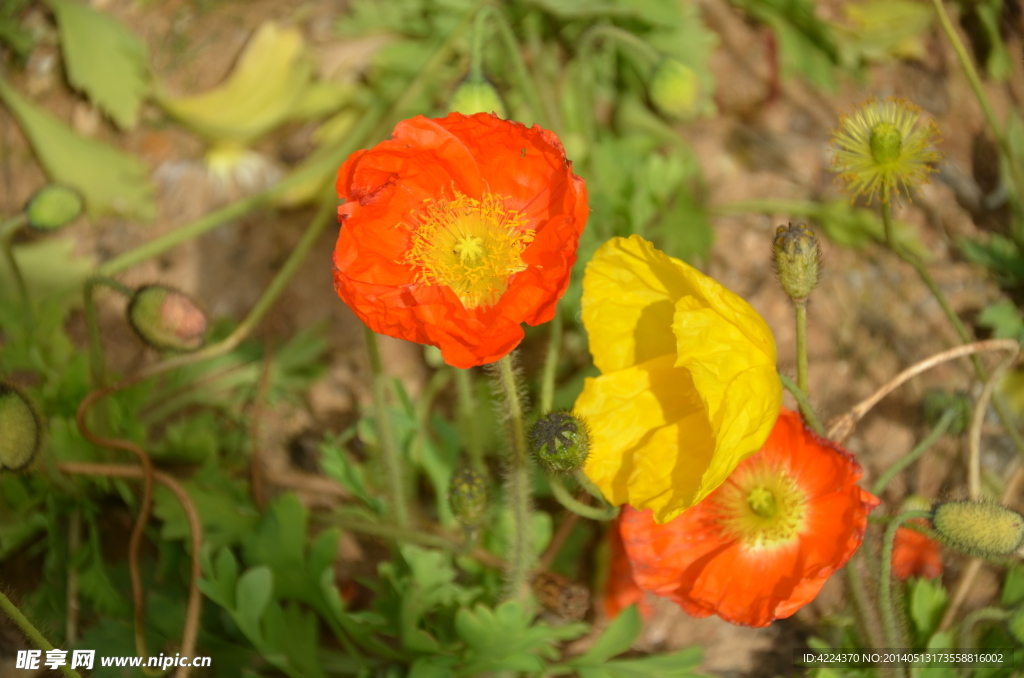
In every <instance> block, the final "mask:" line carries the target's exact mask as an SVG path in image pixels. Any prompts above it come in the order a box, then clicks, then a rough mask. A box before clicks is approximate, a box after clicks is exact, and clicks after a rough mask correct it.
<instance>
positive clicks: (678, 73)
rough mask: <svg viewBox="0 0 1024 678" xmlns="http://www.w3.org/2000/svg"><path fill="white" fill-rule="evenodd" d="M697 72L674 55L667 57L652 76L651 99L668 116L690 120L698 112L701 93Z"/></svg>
mask: <svg viewBox="0 0 1024 678" xmlns="http://www.w3.org/2000/svg"><path fill="white" fill-rule="evenodd" d="M700 90H701V84H700V78H698V77H697V72H696V71H694V70H693V69H692V68H690V67H689V66H687V65H686V64H684V63H683V62H681V61H679V60H678V59H675V58H673V57H665V58H664V59H662V60H661V62H660V63H659V64H658V65H657V66H656V67H655V69H654V75H653V76H652V77H651V83H650V94H651V101H653V102H654V105H655V106H657V107H658V110H659V111H661V112H662V113H664V114H665V115H667V116H670V117H673V118H678V119H680V120H688V119H690V118H692V117H694V116H695V115H697V113H698V104H699V101H700V93H701V91H700Z"/></svg>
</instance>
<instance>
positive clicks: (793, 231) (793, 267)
mask: <svg viewBox="0 0 1024 678" xmlns="http://www.w3.org/2000/svg"><path fill="white" fill-rule="evenodd" d="M772 253H773V255H774V258H775V273H776V274H777V275H778V276H779V282H781V283H782V289H784V290H785V291H786V294H788V295H789V297H790V299H792V300H793V301H795V302H803V301H805V300H806V299H807V297H808V296H810V294H811V292H812V291H814V288H815V286H817V284H818V278H819V276H820V275H821V270H820V266H821V245H820V244H818V239H817V237H815V235H814V231H812V230H811V229H810V228H809V227H808V226H807V224H789V225H788V226H779V227H778V228H777V229H775V239H774V240H773V241H772Z"/></svg>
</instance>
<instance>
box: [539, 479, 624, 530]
mask: <svg viewBox="0 0 1024 678" xmlns="http://www.w3.org/2000/svg"><path fill="white" fill-rule="evenodd" d="M548 484H549V485H551V492H552V494H554V495H555V499H557V500H558V503H559V504H561V505H562V506H563V507H564V508H566V509H567V510H569V511H572V512H573V513H575V514H577V515H579V516H582V517H584V518H589V519H590V520H598V521H607V520H615V518H616V517H617V516H618V515H619V509H618V507H616V506H609V507H607V508H601V507H598V506H590V505H589V504H584V503H583V502H581V501H580V500H578V499H576V497H574V496H572V493H571V492H569V490H568V489H567V488H566V487H565V484H564V483H563V482H562V479H561V478H560V477H558V476H557V475H549V476H548Z"/></svg>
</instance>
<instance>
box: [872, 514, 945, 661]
mask: <svg viewBox="0 0 1024 678" xmlns="http://www.w3.org/2000/svg"><path fill="white" fill-rule="evenodd" d="M931 515H932V514H931V512H930V511H903V512H902V513H900V514H898V515H896V516H894V517H893V519H892V521H890V522H889V526H888V527H886V528H885V536H883V537H882V576H881V577H880V579H879V582H878V605H879V607H881V608H882V610H881V612H882V633H883V634H884V635H885V644H886V647H892V648H896V647H899V646H900V643H899V640H898V637H897V635H896V610H895V608H893V602H892V545H893V541H894V540H895V539H896V530H897V529H899V526H900V525H902V524H903V523H904V522H906V521H908V520H913V519H914V518H924V519H926V520H930V519H931Z"/></svg>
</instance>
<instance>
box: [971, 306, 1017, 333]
mask: <svg viewBox="0 0 1024 678" xmlns="http://www.w3.org/2000/svg"><path fill="white" fill-rule="evenodd" d="M977 324H978V325H980V326H981V327H987V328H989V329H991V330H992V335H993V336H995V337H997V338H1000V339H1007V338H1011V339H1017V340H1020V339H1021V337H1022V336H1024V314H1022V313H1021V310H1020V309H1019V308H1017V305H1016V304H1015V303H1013V302H1012V301H1010V300H1009V299H1003V300H1001V301H997V302H995V303H992V304H989V305H988V306H986V307H985V308H983V309H982V310H981V313H979V314H978V319H977Z"/></svg>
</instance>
